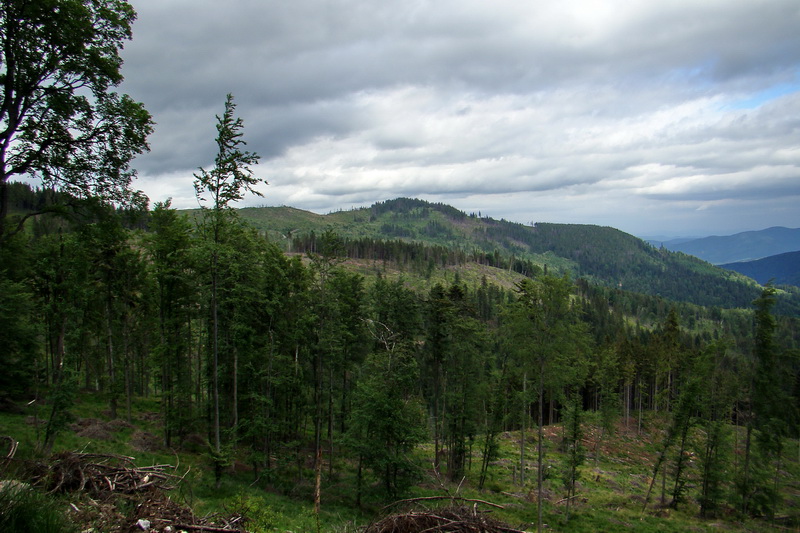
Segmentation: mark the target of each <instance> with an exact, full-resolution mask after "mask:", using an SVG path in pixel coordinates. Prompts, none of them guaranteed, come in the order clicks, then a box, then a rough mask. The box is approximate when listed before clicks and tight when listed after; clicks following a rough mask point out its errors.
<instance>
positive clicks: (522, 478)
mask: <svg viewBox="0 0 800 533" xmlns="http://www.w3.org/2000/svg"><path fill="white" fill-rule="evenodd" d="M521 414H522V419H521V421H520V422H521V426H522V427H521V430H520V432H519V484H520V486H525V422H526V421H527V418H528V374H527V373H526V374H523V376H522V413H521Z"/></svg>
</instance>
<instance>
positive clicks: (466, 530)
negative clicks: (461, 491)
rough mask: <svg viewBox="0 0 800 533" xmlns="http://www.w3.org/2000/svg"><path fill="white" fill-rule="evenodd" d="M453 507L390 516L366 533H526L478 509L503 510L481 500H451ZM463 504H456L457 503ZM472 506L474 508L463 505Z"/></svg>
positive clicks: (420, 499)
mask: <svg viewBox="0 0 800 533" xmlns="http://www.w3.org/2000/svg"><path fill="white" fill-rule="evenodd" d="M430 499H439V498H418V499H416V500H403V502H405V503H408V502H411V503H419V502H420V501H422V500H426V501H427V500H430ZM448 499H451V500H453V501H452V502H451V504H450V505H448V506H446V507H441V508H438V509H437V508H434V509H422V510H412V511H407V512H402V513H395V514H392V515H389V516H387V517H385V518H383V519H381V520H379V521H377V522H374V523H372V524H370V525H369V526H367V528H366V529H365V530H364V533H421V532H423V531H424V532H430V533H433V532H443V533H444V532H459V533H462V532H463V533H525V532H524V531H522V530H519V529H514V528H512V527H509V526H508V525H506V524H504V523H502V522H500V521H499V520H496V519H495V518H493V517H491V516H490V515H489V514H488V511H481V510H479V509H478V505H479V504H487V505H490V506H493V507H499V506H498V505H495V504H490V503H488V502H483V501H481V500H468V499H464V498H448ZM456 500H458V501H460V502H462V503H461V504H458V505H457V504H456V503H455V501H456ZM463 503H472V505H463Z"/></svg>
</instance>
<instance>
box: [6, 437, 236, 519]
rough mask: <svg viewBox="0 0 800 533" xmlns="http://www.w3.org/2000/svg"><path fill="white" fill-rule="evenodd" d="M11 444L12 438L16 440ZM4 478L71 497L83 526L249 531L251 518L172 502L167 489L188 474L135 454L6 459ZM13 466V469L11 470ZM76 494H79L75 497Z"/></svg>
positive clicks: (72, 509) (71, 508)
mask: <svg viewBox="0 0 800 533" xmlns="http://www.w3.org/2000/svg"><path fill="white" fill-rule="evenodd" d="M12 442H14V441H13V439H12ZM4 461H5V466H6V467H8V466H10V467H12V468H11V469H9V468H6V469H5V471H4V472H3V474H4V477H5V476H9V475H11V476H12V479H18V480H24V481H25V482H26V483H28V484H29V485H30V486H31V487H34V488H36V489H38V490H41V491H44V492H47V493H50V494H56V493H58V494H64V495H69V496H67V498H68V499H70V500H72V501H71V503H70V504H69V509H68V514H69V516H70V519H71V520H72V521H73V522H75V523H77V524H81V525H82V526H84V527H83V528H84V529H92V530H97V531H107V532H114V533H128V532H136V531H150V532H152V533H155V532H159V533H160V532H173V533H175V532H178V531H186V532H200V533H203V532H205V533H215V532H225V533H244V531H245V530H244V529H243V527H242V526H243V524H244V523H245V522H246V518H245V517H243V516H238V515H237V516H233V517H230V518H225V517H221V516H213V517H205V518H196V517H195V516H194V513H193V512H192V510H191V509H190V508H188V507H186V506H184V505H181V504H179V503H177V502H175V501H173V500H172V499H171V498H170V497H169V496H168V494H167V493H168V492H169V491H171V490H172V489H174V488H176V487H177V486H178V484H179V483H180V482H181V481H183V479H184V478H185V477H186V474H188V471H187V472H186V474H183V475H182V476H179V475H178V474H177V473H176V472H177V467H173V466H171V465H153V466H136V464H135V463H134V458H133V457H127V456H125V455H116V454H99V453H79V452H61V453H57V454H54V455H53V456H51V457H50V459H49V461H47V462H46V463H42V462H35V461H16V460H13V458H12V454H9V455H8V457H7V458H6V459H5V460H4ZM9 470H13V471H9ZM75 495H77V496H75Z"/></svg>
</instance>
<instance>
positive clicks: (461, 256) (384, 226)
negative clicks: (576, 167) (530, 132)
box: [240, 198, 800, 316]
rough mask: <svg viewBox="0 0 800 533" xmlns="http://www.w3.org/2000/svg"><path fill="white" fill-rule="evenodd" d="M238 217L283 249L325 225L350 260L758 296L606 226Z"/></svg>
mask: <svg viewBox="0 0 800 533" xmlns="http://www.w3.org/2000/svg"><path fill="white" fill-rule="evenodd" d="M240 213H241V215H242V217H243V218H244V219H245V220H248V221H249V222H251V223H252V225H253V226H254V227H255V228H257V229H258V230H259V231H263V232H266V234H267V235H268V236H269V237H270V239H271V240H274V242H276V243H278V244H279V245H281V246H282V247H283V249H285V250H288V251H295V252H300V253H304V252H306V251H313V249H314V241H315V238H316V236H318V235H319V234H320V233H322V232H324V231H326V230H327V229H329V230H331V231H334V232H335V233H336V234H337V235H339V236H340V238H342V240H343V241H344V247H345V252H346V254H347V255H348V256H349V257H352V258H357V259H368V260H379V261H380V260H384V259H388V260H392V261H399V262H401V263H404V264H408V265H409V266H410V267H412V268H414V269H415V271H416V272H420V273H422V272H424V271H425V270H426V269H429V268H430V266H431V265H447V264H450V265H463V264H466V263H471V262H474V263H479V264H485V265H490V266H493V267H497V268H501V269H505V268H508V269H511V270H514V271H516V272H519V273H522V274H533V273H535V272H539V271H542V270H543V269H544V268H545V267H547V268H548V269H549V272H551V273H556V274H562V273H568V274H569V275H570V276H571V277H572V278H573V279H577V278H584V279H587V280H589V281H590V282H592V283H595V284H599V285H604V286H607V287H617V288H622V289H624V290H626V291H630V292H637V293H643V294H649V295H653V296H660V297H663V298H667V299H669V300H673V301H681V302H690V303H694V304H697V305H702V306H706V307H714V306H717V307H726V308H733V307H742V308H744V307H747V306H749V304H750V302H752V301H753V299H755V298H756V297H757V296H758V294H759V288H758V286H756V285H755V284H754V283H753V282H752V281H751V280H749V279H747V278H745V277H742V276H738V275H737V274H736V273H734V272H731V271H730V270H726V269H723V268H719V267H715V266H712V265H710V264H708V263H706V262H705V261H702V260H699V259H697V258H695V257H692V256H689V255H686V254H683V253H678V252H670V251H668V250H666V249H663V248H662V249H657V248H654V247H652V246H650V245H649V244H647V243H645V242H644V241H642V240H641V239H638V238H636V237H633V236H631V235H628V234H626V233H623V232H621V231H619V230H616V229H614V228H608V227H600V226H590V225H577V224H541V223H540V224H535V225H532V226H526V225H523V224H518V223H513V222H508V221H506V220H499V221H498V220H494V219H491V218H488V217H481V216H479V215H475V214H471V215H467V214H465V213H463V212H461V211H458V210H456V209H454V208H452V207H450V206H447V205H443V204H431V203H428V202H425V201H423V200H415V199H408V198H400V199H397V200H390V201H386V202H382V203H379V204H376V205H374V206H372V207H370V208H365V209H356V210H352V211H341V212H337V213H331V214H329V215H316V214H313V213H308V212H304V211H300V210H297V209H292V208H287V207H281V208H269V207H264V208H249V209H243V210H241V212H240ZM778 312H780V313H782V314H790V315H795V316H797V315H800V294H798V293H794V292H792V293H785V292H783V293H781V294H780V296H779V302H778Z"/></svg>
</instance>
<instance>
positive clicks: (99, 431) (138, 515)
mask: <svg viewBox="0 0 800 533" xmlns="http://www.w3.org/2000/svg"><path fill="white" fill-rule="evenodd" d="M43 407H44V406H36V405H28V406H21V407H17V408H16V409H15V411H16V412H14V413H9V412H6V413H2V414H0V426H1V427H2V428H3V430H2V432H3V433H7V434H9V436H11V437H12V438H13V439H14V440H15V441H16V442H17V443H18V444H17V447H16V450H15V452H16V453H15V454H14V457H13V459H11V458H8V459H6V460H5V461H4V462H3V463H2V465H3V470H2V477H3V478H4V481H3V485H2V489H0V506H4V507H3V510H2V514H1V515H0V516H2V518H0V520H5V521H6V522H4V524H13V523H12V522H9V520H12V519H13V516H12V514H13V513H11V512H10V511H9V502H12V503H13V502H14V501H15V498H16V499H19V495H20V494H22V492H21V491H23V490H24V491H25V494H28V493H29V492H30V494H28V495H27V496H26V497H25V498H26V499H25V502H27V505H32V506H33V508H35V509H40V510H41V509H46V510H47V511H48V512H50V513H51V515H52V519H50V520H49V522H47V521H45V522H46V525H45V526H42V525H41V524H40V525H39V526H36V527H38V528H44V529H41V530H42V531H81V532H86V531H97V532H100V531H109V532H111V531H113V532H117V531H119V532H123V531H125V532H127V531H142V530H143V529H142V528H143V527H144V526H145V525H146V526H147V527H148V528H149V530H150V531H179V530H181V529H176V528H175V527H174V526H176V525H183V526H185V527H186V529H183V530H184V531H243V532H244V531H247V532H252V533H260V532H271V531H275V532H301V531H317V530H318V531H332V532H341V533H344V532H355V531H360V532H362V531H419V529H408V527H413V524H416V523H417V522H419V521H420V520H422V518H420V517H423V518H427V517H429V516H435V517H438V518H441V519H442V520H447V521H448V522H450V523H455V522H453V519H452V516H451V515H446V513H452V512H454V511H452V509H453V506H455V509H456V511H457V510H458V509H464V510H466V511H465V512H467V511H468V514H469V513H475V514H474V516H476V517H481V520H484V521H485V520H489V519H491V520H492V522H491V523H494V524H502V527H501V528H500V529H497V531H536V503H537V502H536V497H537V486H536V431H535V428H534V429H533V430H529V431H528V432H526V434H525V445H524V454H523V455H522V456H521V450H522V449H523V448H522V447H521V442H520V432H519V431H510V432H503V433H501V434H500V435H499V438H498V447H497V453H496V456H495V459H494V460H493V461H492V463H491V465H490V466H489V468H488V474H487V478H486V480H485V483H484V488H483V489H482V490H478V489H477V485H478V471H479V466H480V458H481V453H480V444H481V442H480V441H481V440H482V437H481V436H477V437H476V439H475V440H474V441H473V446H471V448H470V450H469V454H468V459H467V468H466V471H465V475H464V476H463V478H462V479H461V480H459V481H458V482H451V481H447V479H446V476H445V475H443V473H441V472H437V470H436V469H434V468H433V466H432V465H431V464H428V465H425V464H424V460H425V458H428V459H429V458H430V457H431V451H432V450H433V444H432V443H424V444H422V445H421V446H419V447H418V448H417V449H416V450H415V451H414V454H415V455H417V456H418V457H417V459H418V463H419V464H421V466H422V471H421V472H420V477H419V478H418V482H417V483H416V484H415V485H414V486H413V487H411V488H410V489H409V490H408V492H407V494H405V495H404V498H402V499H401V501H396V502H392V501H388V500H387V499H386V497H385V495H382V493H381V491H380V487H379V486H378V484H377V481H376V480H370V481H369V483H374V485H371V489H370V490H367V491H366V492H365V496H364V497H363V499H362V501H361V505H360V506H358V505H357V504H356V502H355V498H354V494H355V483H356V465H355V463H354V462H352V461H350V460H345V459H343V458H342V459H339V458H336V457H335V458H334V461H335V466H336V468H335V469H333V473H332V474H330V475H326V476H323V478H322V491H321V506H320V514H319V516H317V515H315V513H314V505H313V498H312V494H313V470H312V466H313V462H314V461H313V457H311V456H310V455H311V451H312V450H313V445H312V444H311V443H309V445H308V446H307V447H306V448H307V450H308V452H309V453H308V456H303V454H302V453H301V454H299V455H298V456H296V457H293V458H283V460H285V461H292V462H295V463H296V464H297V465H299V467H298V468H296V469H291V470H292V471H293V472H292V473H291V474H288V473H287V472H288V470H283V471H282V473H281V474H279V475H280V476H282V477H278V474H275V473H274V472H273V473H269V472H260V473H258V474H257V473H256V472H255V471H254V470H253V468H252V466H250V465H249V464H248V463H247V457H245V456H243V455H241V454H236V453H235V452H234V454H233V456H234V457H235V459H234V460H233V461H232V462H231V464H230V465H229V466H227V468H226V472H225V475H224V477H223V482H222V484H221V486H220V487H219V489H217V488H215V480H214V476H213V473H212V471H211V469H210V468H209V464H210V461H211V460H210V458H209V455H208V453H207V450H206V449H205V447H207V444H204V440H205V439H204V437H201V436H199V435H195V436H193V438H191V439H187V441H186V442H185V443H184V446H183V448H182V449H168V448H165V447H164V446H163V444H162V442H161V439H160V438H159V437H158V435H159V434H160V431H161V430H160V424H161V417H160V415H159V413H158V400H157V399H154V398H150V399H141V400H138V401H136V402H135V405H134V409H133V410H132V415H133V416H132V420H131V421H130V422H128V421H125V420H122V419H116V420H111V419H109V417H108V414H109V413H108V411H107V410H106V409H104V404H103V403H102V401H99V400H98V399H97V398H96V397H94V396H92V395H84V396H81V397H80V401H78V402H77V403H76V405H75V410H74V412H73V419H72V422H71V423H70V425H69V429H68V430H67V431H65V432H64V433H63V435H62V438H61V439H60V441H59V443H58V446H57V447H56V448H55V450H54V452H53V455H52V456H51V457H42V456H40V455H38V454H37V452H36V450H37V448H38V446H37V442H38V441H39V440H40V439H41V426H40V424H41V417H40V411H41V410H42V408H43ZM593 422H594V421H592V420H588V421H587V424H586V425H585V427H584V428H583V435H584V436H583V439H582V443H583V447H584V451H585V461H584V462H583V464H582V465H581V466H580V467H579V469H578V477H577V482H576V488H575V492H574V495H572V496H567V492H566V489H565V484H564V482H563V481H562V477H563V476H562V473H563V470H564V467H563V465H564V463H565V456H566V455H567V454H566V451H565V450H564V449H563V448H564V446H563V444H562V442H563V437H564V431H565V428H564V426H563V425H562V424H554V425H550V426H546V427H545V428H543V435H544V437H545V440H544V442H543V448H544V452H545V455H544V457H545V459H544V462H543V465H544V469H543V492H542V493H543V509H544V513H543V529H544V530H547V531H564V532H581V531H676V532H677V531H719V530H723V531H781V530H785V531H796V530H797V528H798V525H799V524H800V443H798V442H797V441H790V442H787V445H786V446H785V449H786V456H785V457H784V458H783V459H782V464H781V465H780V467H779V468H778V470H777V471H778V472H779V479H776V480H775V481H776V483H777V486H779V487H780V491H779V492H780V497H781V498H782V499H783V504H782V505H781V508H782V509H784V510H787V512H785V513H783V514H781V515H778V516H774V517H770V518H767V517H762V518H743V517H742V516H741V515H740V514H738V513H737V511H736V509H734V508H731V507H722V508H720V509H719V510H718V512H717V513H716V516H714V517H713V518H701V517H700V515H699V512H700V508H699V503H698V501H697V498H696V497H695V494H696V493H697V489H698V487H697V483H698V480H699V479H700V472H699V469H700V460H699V457H698V452H699V450H698V446H699V443H700V441H701V440H703V439H701V436H702V435H701V430H700V429H699V428H694V429H693V430H692V435H691V436H690V438H689V440H690V445H689V446H686V449H685V450H684V451H683V452H682V453H683V454H684V456H685V459H686V461H685V464H686V471H687V474H686V491H685V494H686V497H685V499H684V500H683V501H681V502H680V504H679V505H677V506H676V505H674V504H672V501H671V497H670V494H671V491H672V488H673V487H672V482H673V481H672V479H671V476H672V475H673V474H672V472H671V469H672V468H673V466H672V465H671V462H672V463H674V461H667V462H666V463H667V469H666V470H667V477H666V478H664V477H663V475H662V474H663V470H662V471H661V472H659V475H658V476H657V477H656V479H655V482H654V483H653V477H652V473H653V468H654V465H655V464H656V461H657V459H658V455H659V451H660V446H661V443H662V441H663V439H664V437H665V431H664V429H663V428H665V427H667V426H668V420H667V417H666V416H664V415H661V414H658V413H645V414H644V417H643V420H642V421H641V422H640V421H639V420H638V419H633V418H632V419H629V420H627V421H625V420H619V421H618V422H617V423H616V425H615V428H614V430H613V431H611V432H608V431H604V430H602V429H601V428H600V426H599V425H596V424H594V423H593ZM731 439H732V440H731V445H732V446H734V449H736V450H739V448H740V446H741V445H742V444H743V439H744V433H743V431H739V432H736V431H734V432H733V433H732V434H731ZM9 443H10V440H9V439H6V440H4V443H3V446H4V450H3V451H2V453H3V455H4V456H6V455H9V452H10V449H7V448H9ZM81 457H83V458H84V459H80V458H81ZM521 457H524V461H522V460H521ZM740 457H741V454H740V453H735V454H733V458H734V462H733V463H732V464H730V465H728V468H727V470H726V475H728V476H730V477H731V478H733V477H735V475H736V470H737V469H741V468H742V465H741V464H737V463H738V461H739V460H740ZM65 458H66V459H65ZM109 458H111V459H113V461H111V464H108V463H109ZM70 460H71V461H73V463H75V464H77V462H79V461H81V460H83V461H85V464H84V466H86V465H94V466H95V467H96V466H97V464H98V463H101V464H102V465H105V466H104V468H108V469H112V468H116V465H117V464H118V463H120V462H121V463H123V466H124V468H125V469H127V470H126V471H127V472H128V474H129V476H128V477H127V478H126V479H127V480H128V481H124V482H123V481H122V478H121V477H120V478H115V479H118V480H117V481H116V484H117V485H119V486H120V487H121V488H119V487H116V486H115V487H114V488H115V489H118V490H119V493H118V494H117V495H112V491H111V490H109V487H106V485H105V484H106V483H108V479H106V480H105V481H103V478H102V477H98V478H97V479H94V480H92V479H90V478H91V475H92V473H91V472H90V470H89V468H88V467H86V468H83V469H82V472H81V473H80V474H77V473H76V474H73V479H71V481H70V480H68V478H67V476H65V474H64V472H65V471H66V470H65V468H66V467H65V466H64V464H65V461H66V462H68V461H70ZM114 461H116V462H114ZM323 461H325V459H323ZM75 464H73V465H72V466H73V468H75ZM31 465H39V466H40V468H39V470H38V472H39V473H38V475H36V476H34V475H32V474H31V472H33V471H35V470H36V469H35V468H31ZM42 465H44V466H46V467H47V468H49V472H50V474H49V476H46V475H44V474H42V471H41V466H42ZM521 465H524V466H521ZM325 466H326V467H325V468H324V469H323V470H324V471H325V472H328V468H327V467H328V464H327V463H325ZM108 469H107V470H103V471H101V472H105V475H106V476H107V477H108V476H110V474H108V472H110V471H111V470H108ZM59 471H61V473H60V474H59V473H58V472H59ZM74 472H78V470H74ZM136 472H138V473H140V474H141V475H140V477H139V478H138V482H139V483H140V484H141V483H142V482H143V481H142V480H145V481H144V483H147V482H148V480H152V478H151V477H149V476H148V477H145V476H146V475H147V474H148V473H150V474H152V473H155V472H161V473H163V474H165V475H163V476H162V477H161V478H160V480H156V481H158V483H156V484H155V485H154V486H152V487H148V488H147V490H144V489H143V490H141V491H138V490H133V489H132V487H133V484H135V483H136V480H134V481H131V479H133V477H132V475H133V473H136ZM521 472H522V474H521ZM270 474H274V475H270ZM95 475H98V476H100V474H95ZM26 476H27V477H26ZM79 476H80V477H81V478H83V479H82V480H79ZM98 480H100V481H101V482H100V483H98ZM56 481H59V482H60V483H61V484H60V485H59V486H57V485H58V483H56ZM79 481H82V482H83V485H82V486H81V488H80V490H79V487H78V485H79ZM70 483H71V485H70ZM125 483H128V484H129V486H126V485H125ZM94 484H96V485H97V486H96V487H95V486H94ZM651 485H652V491H651V494H650V497H649V499H648V500H647V501H646V498H647V493H648V489H650V488H651ZM20 487H22V488H20ZM29 487H30V488H29ZM373 489H374V490H373ZM15 495H16V496H15ZM662 498H663V499H662ZM23 503H24V502H23ZM568 503H569V504H570V509H569V510H567V504H568ZM20 505H23V504H22V503H20ZM28 512H30V511H28ZM40 514H41V513H40ZM444 515H446V516H450V517H451V518H445V517H444ZM484 517H485V518H484ZM476 519H477V518H476ZM414 520H417V522H414ZM386 524H393V525H394V526H393V527H395V529H380V527H384V528H385V527H387V526H386ZM401 524H405V526H404V527H406V529H401ZM408 524H412V526H409V525H408ZM190 525H191V526H192V527H193V528H194V529H189V526H190ZM168 526H173V529H167V528H168ZM369 527H371V529H368V528H369ZM420 527H421V526H420ZM498 527H500V526H498ZM48 528H49V529H48ZM503 528H506V529H503ZM13 530H14V529H11V530H9V529H6V531H13ZM18 530H19V531H25V530H26V529H24V528H22V529H18ZM34 530H36V529H34ZM463 530H465V531H469V529H463ZM485 530H486V531H495V530H493V529H488V527H487V528H486V529H485ZM434 531H436V529H434ZM439 531H455V529H439ZM476 531H477V530H476Z"/></svg>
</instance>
